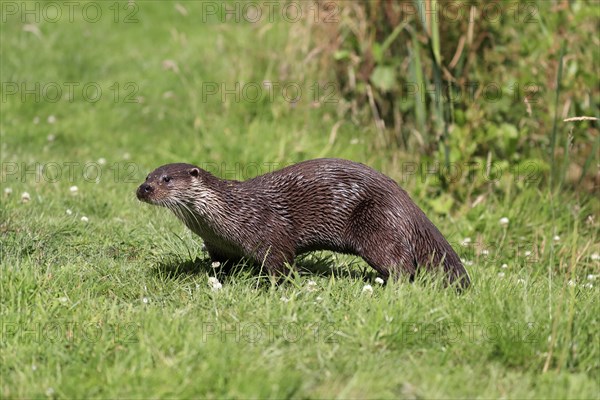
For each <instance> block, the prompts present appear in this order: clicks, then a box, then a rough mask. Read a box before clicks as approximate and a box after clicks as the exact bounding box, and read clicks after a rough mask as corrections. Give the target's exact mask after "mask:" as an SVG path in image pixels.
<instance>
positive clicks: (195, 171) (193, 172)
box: [190, 168, 200, 178]
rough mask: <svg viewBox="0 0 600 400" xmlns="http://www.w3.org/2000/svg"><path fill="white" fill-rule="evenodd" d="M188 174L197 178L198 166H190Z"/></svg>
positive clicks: (198, 173)
mask: <svg viewBox="0 0 600 400" xmlns="http://www.w3.org/2000/svg"><path fill="white" fill-rule="evenodd" d="M190 175H191V176H193V177H194V178H197V177H199V176H200V170H199V169H198V168H192V169H190Z"/></svg>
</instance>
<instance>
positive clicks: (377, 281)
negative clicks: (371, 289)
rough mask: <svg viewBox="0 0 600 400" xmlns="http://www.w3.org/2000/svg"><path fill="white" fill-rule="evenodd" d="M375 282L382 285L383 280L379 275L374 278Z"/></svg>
mask: <svg viewBox="0 0 600 400" xmlns="http://www.w3.org/2000/svg"><path fill="white" fill-rule="evenodd" d="M375 283H378V284H380V285H383V284H384V283H385V281H384V280H383V279H381V278H380V277H377V278H375Z"/></svg>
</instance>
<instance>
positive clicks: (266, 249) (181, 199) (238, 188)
mask: <svg viewBox="0 0 600 400" xmlns="http://www.w3.org/2000/svg"><path fill="white" fill-rule="evenodd" d="M137 197H138V199H139V200H141V201H143V202H146V203H150V204H153V205H159V206H164V207H166V208H168V209H170V210H171V211H172V212H173V213H174V214H175V215H176V216H177V217H178V218H179V219H181V220H182V221H183V222H184V224H185V225H186V226H187V227H188V228H189V229H190V230H192V231H193V232H194V233H196V234H197V235H198V236H200V237H201V238H202V240H203V241H204V244H205V246H206V249H207V251H208V254H209V256H210V258H211V260H212V261H213V262H214V261H219V262H222V263H224V262H226V261H231V260H233V261H237V260H240V259H243V258H245V259H249V260H251V261H253V262H255V263H258V264H259V265H262V266H263V267H264V268H265V269H266V271H268V273H270V274H271V275H273V276H281V275H286V274H288V273H289V272H290V270H289V268H290V267H289V265H290V264H291V263H292V262H293V260H294V257H295V256H296V255H298V254H302V253H306V252H310V251H314V250H331V251H335V252H340V253H346V254H352V255H356V256H359V257H362V258H363V259H364V260H365V261H366V262H367V263H368V264H369V265H370V266H371V267H373V268H374V269H375V270H376V271H377V272H378V273H379V274H380V275H381V276H382V277H383V278H384V279H388V278H390V277H391V278H398V277H400V276H401V275H402V274H404V275H408V276H410V277H414V276H415V273H416V272H417V271H418V269H419V268H425V269H426V270H431V271H433V270H441V271H443V272H444V273H445V275H446V277H447V279H448V282H449V283H450V284H455V285H456V286H458V287H460V288H466V287H467V286H469V284H470V279H469V275H468V273H467V271H466V270H465V268H464V266H463V265H462V263H461V261H460V258H459V257H458V256H457V254H456V253H455V252H454V250H453V249H452V246H450V244H449V243H448V241H447V240H446V239H445V238H444V236H443V235H442V234H441V233H440V231H439V230H438V229H437V228H436V227H435V225H434V224H433V223H432V222H431V221H430V220H429V219H428V218H427V216H426V215H425V213H424V212H423V211H422V210H421V209H420V208H419V207H418V206H417V205H416V204H415V203H414V202H413V201H412V200H411V198H410V197H409V195H408V194H407V193H406V191H404V190H403V189H402V188H401V187H400V186H399V185H398V184H397V183H396V182H395V181H394V180H393V179H391V178H389V177H387V176H386V175H384V174H382V173H380V172H378V171H376V170H374V169H372V168H370V167H368V166H366V165H364V164H360V163H357V162H353V161H348V160H342V159H315V160H309V161H304V162H300V163H298V164H294V165H291V166H288V167H285V168H283V169H280V170H278V171H274V172H270V173H267V174H265V175H260V176H257V177H256V178H252V179H249V180H246V181H235V180H224V179H220V178H218V177H216V176H214V175H212V174H211V173H209V172H208V171H205V170H203V169H201V168H199V167H197V166H194V165H191V164H184V163H177V164H167V165H163V166H161V167H159V168H157V169H156V170H154V171H153V172H151V173H150V175H148V177H147V178H146V181H145V182H144V183H143V184H141V185H140V186H139V188H138V189H137Z"/></svg>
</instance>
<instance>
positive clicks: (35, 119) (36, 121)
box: [33, 117, 40, 125]
mask: <svg viewBox="0 0 600 400" xmlns="http://www.w3.org/2000/svg"><path fill="white" fill-rule="evenodd" d="M33 123H34V124H35V125H37V124H39V123H40V117H34V118H33Z"/></svg>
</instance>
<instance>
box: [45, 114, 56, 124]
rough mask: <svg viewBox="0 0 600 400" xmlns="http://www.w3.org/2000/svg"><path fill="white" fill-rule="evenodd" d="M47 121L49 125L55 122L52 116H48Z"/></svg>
mask: <svg viewBox="0 0 600 400" xmlns="http://www.w3.org/2000/svg"><path fill="white" fill-rule="evenodd" d="M47 121H48V123H49V124H53V123H55V122H56V117H55V116H54V115H49V116H48V119H47Z"/></svg>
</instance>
